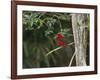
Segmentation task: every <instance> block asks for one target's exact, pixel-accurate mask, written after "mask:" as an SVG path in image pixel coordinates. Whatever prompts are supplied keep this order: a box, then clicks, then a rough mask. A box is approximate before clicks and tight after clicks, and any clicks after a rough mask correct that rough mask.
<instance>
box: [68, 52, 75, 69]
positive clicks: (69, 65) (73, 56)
mask: <svg viewBox="0 0 100 80" xmlns="http://www.w3.org/2000/svg"><path fill="white" fill-rule="evenodd" d="M75 55H76V52H74V54H73V55H72V57H71V60H70V63H69V65H68V66H69V67H70V66H71V65H72V62H73V59H74V56H75Z"/></svg>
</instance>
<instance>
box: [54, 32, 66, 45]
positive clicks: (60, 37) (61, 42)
mask: <svg viewBox="0 0 100 80" xmlns="http://www.w3.org/2000/svg"><path fill="white" fill-rule="evenodd" d="M56 39H57V45H58V46H64V47H67V41H66V40H65V37H64V36H63V35H62V34H61V33H57V34H56Z"/></svg>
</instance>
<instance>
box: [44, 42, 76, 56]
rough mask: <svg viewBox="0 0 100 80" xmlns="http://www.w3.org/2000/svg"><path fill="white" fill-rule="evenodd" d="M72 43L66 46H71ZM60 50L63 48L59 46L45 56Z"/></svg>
mask: <svg viewBox="0 0 100 80" xmlns="http://www.w3.org/2000/svg"><path fill="white" fill-rule="evenodd" d="M73 43H74V42H72V43H69V44H68V46H70V45H72V44H73ZM61 48H63V46H60V47H58V48H56V49H53V50H51V51H50V52H48V53H47V54H46V56H48V55H50V54H51V53H53V52H55V51H57V50H59V49H61Z"/></svg>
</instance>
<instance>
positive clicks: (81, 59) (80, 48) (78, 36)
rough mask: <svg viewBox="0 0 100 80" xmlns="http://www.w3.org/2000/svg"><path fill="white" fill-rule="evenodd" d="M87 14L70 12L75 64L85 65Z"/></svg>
mask: <svg viewBox="0 0 100 80" xmlns="http://www.w3.org/2000/svg"><path fill="white" fill-rule="evenodd" d="M87 27H88V25H87V14H81V13H77V14H72V29H73V35H74V43H75V58H76V66H86V49H87V33H88V30H87Z"/></svg>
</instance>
